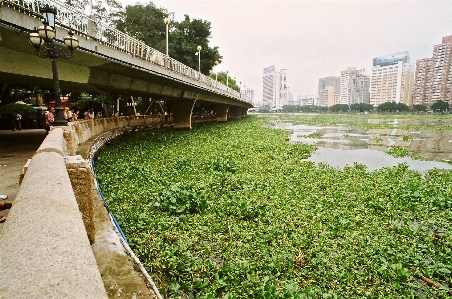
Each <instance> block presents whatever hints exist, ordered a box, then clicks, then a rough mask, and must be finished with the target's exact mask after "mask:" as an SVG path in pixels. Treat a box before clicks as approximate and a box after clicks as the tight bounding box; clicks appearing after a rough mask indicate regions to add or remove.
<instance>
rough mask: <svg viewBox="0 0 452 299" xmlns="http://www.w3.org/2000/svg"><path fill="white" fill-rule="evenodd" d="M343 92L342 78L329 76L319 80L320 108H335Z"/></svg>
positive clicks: (318, 102) (318, 103)
mask: <svg viewBox="0 0 452 299" xmlns="http://www.w3.org/2000/svg"><path fill="white" fill-rule="evenodd" d="M340 92H341V77H339V76H329V77H325V78H320V79H319V85H318V101H317V105H319V106H333V105H335V104H334V103H336V104H338V103H339V100H338V99H340Z"/></svg>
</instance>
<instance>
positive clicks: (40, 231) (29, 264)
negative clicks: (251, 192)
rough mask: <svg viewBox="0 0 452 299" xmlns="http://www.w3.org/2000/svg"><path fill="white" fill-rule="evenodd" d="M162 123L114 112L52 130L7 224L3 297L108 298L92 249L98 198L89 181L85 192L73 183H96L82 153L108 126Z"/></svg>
mask: <svg viewBox="0 0 452 299" xmlns="http://www.w3.org/2000/svg"><path fill="white" fill-rule="evenodd" d="M161 121H162V119H161V118H151V117H143V116H141V117H119V118H116V117H113V118H103V119H96V120H86V121H81V122H75V123H71V124H70V125H69V126H67V127H64V128H63V127H58V128H54V129H52V130H51V132H50V133H49V135H48V136H47V137H46V139H45V140H44V142H43V143H42V144H41V146H40V147H39V149H38V151H37V152H36V153H35V155H34V156H33V157H32V158H31V160H30V161H29V163H27V166H26V168H25V169H26V172H25V174H24V175H23V178H21V185H20V189H19V192H18V194H17V196H16V199H15V201H14V204H13V208H12V209H11V211H10V212H9V214H8V219H7V221H6V222H5V223H3V224H2V225H4V227H3V231H2V234H1V235H0V298H107V293H106V290H105V288H104V285H103V282H102V278H101V275H100V273H99V269H98V266H97V264H96V260H95V258H94V255H93V252H92V249H91V243H93V242H95V240H94V235H95V234H94V230H95V228H94V227H93V225H92V223H93V219H92V208H93V203H92V201H93V198H92V195H90V189H89V186H86V187H84V188H86V189H87V190H86V192H83V190H76V188H73V187H72V186H73V184H74V182H75V184H77V186H80V184H81V182H84V183H86V182H88V184H91V183H92V174H91V171H90V169H89V166H88V163H86V161H85V160H84V159H82V158H81V157H80V156H76V153H77V151H78V150H79V149H80V148H79V146H80V144H82V143H84V142H86V141H88V140H89V139H90V138H92V137H94V136H96V135H98V134H100V133H102V132H105V131H110V130H113V129H117V128H126V127H133V126H146V125H149V126H152V125H153V124H155V123H159V122H161ZM88 170H89V171H88ZM87 173H89V174H88V175H87ZM71 180H72V181H71ZM89 181H91V183H89ZM90 218H91V219H90Z"/></svg>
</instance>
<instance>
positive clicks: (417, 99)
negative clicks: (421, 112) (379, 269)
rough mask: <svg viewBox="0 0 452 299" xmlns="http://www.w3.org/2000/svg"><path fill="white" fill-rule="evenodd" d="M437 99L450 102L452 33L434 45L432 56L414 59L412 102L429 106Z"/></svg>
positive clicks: (451, 91) (451, 90) (451, 96)
mask: <svg viewBox="0 0 452 299" xmlns="http://www.w3.org/2000/svg"><path fill="white" fill-rule="evenodd" d="M439 100H441V101H445V102H449V104H452V35H450V36H446V37H443V39H442V43H441V44H439V45H436V46H434V48H433V57H432V58H423V59H419V60H417V61H416V76H415V94H414V100H413V103H414V104H420V105H426V106H431V105H432V104H433V103H435V102H437V101H439Z"/></svg>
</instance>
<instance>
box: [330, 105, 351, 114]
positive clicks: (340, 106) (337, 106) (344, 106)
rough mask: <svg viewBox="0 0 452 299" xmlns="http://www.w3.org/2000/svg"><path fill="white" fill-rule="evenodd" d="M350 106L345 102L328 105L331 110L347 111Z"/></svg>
mask: <svg viewBox="0 0 452 299" xmlns="http://www.w3.org/2000/svg"><path fill="white" fill-rule="evenodd" d="M349 110H350V107H349V106H348V105H346V104H336V105H333V106H331V107H330V111H331V112H348V111H349Z"/></svg>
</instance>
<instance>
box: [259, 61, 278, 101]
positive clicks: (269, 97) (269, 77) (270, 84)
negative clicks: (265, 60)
mask: <svg viewBox="0 0 452 299" xmlns="http://www.w3.org/2000/svg"><path fill="white" fill-rule="evenodd" d="M277 75H278V74H277V72H276V69H275V66H274V65H272V66H269V67H266V68H264V78H263V81H264V90H263V97H262V105H263V106H264V107H268V108H271V107H273V105H274V104H275V103H276V96H277V93H276V83H277V77H278V76H277Z"/></svg>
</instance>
